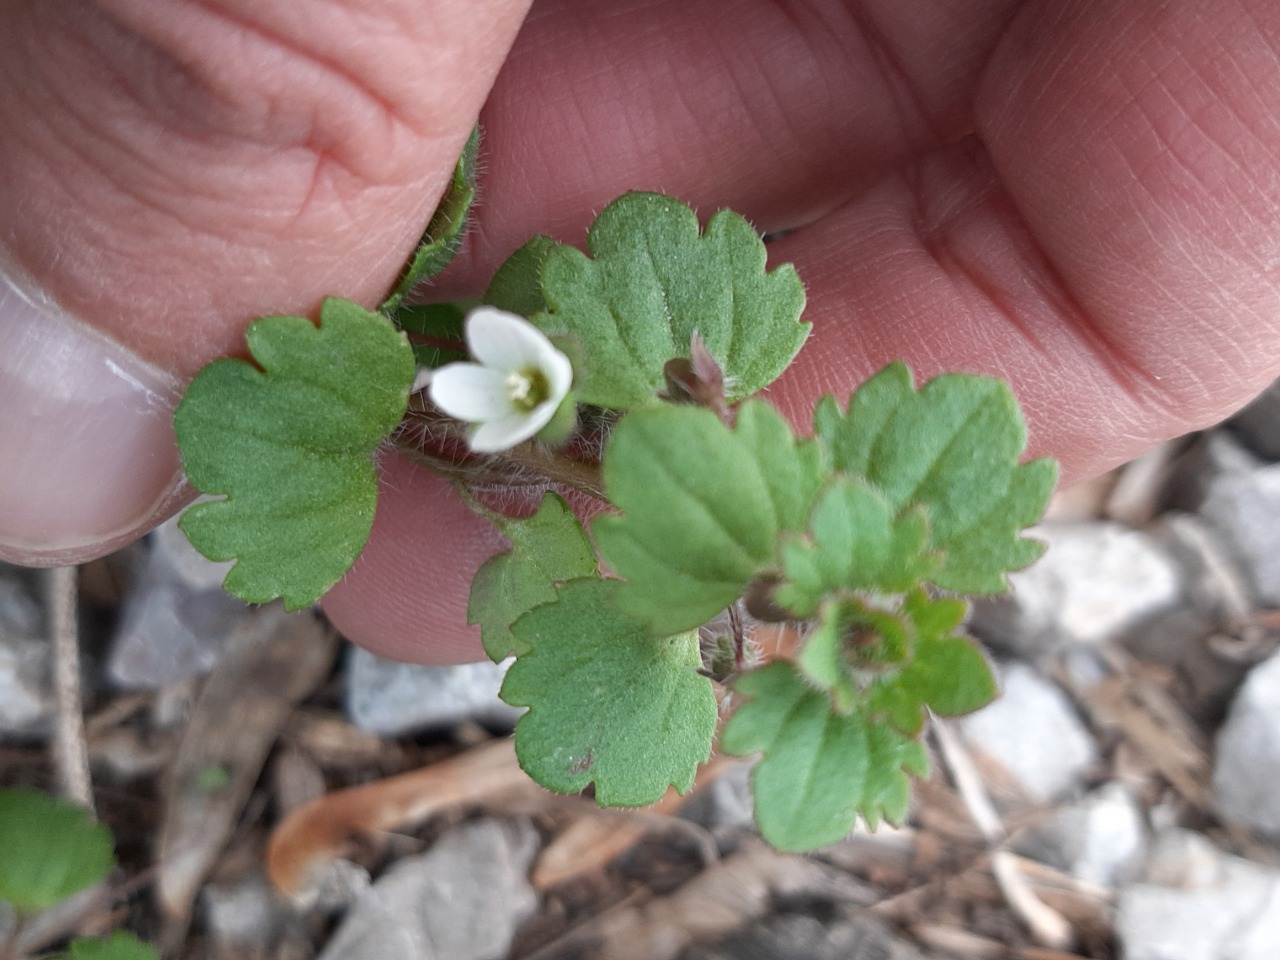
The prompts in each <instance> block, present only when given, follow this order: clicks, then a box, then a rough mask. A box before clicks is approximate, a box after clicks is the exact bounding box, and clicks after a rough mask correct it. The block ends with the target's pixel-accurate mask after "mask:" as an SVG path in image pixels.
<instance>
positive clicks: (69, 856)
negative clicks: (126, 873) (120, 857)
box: [0, 787, 115, 916]
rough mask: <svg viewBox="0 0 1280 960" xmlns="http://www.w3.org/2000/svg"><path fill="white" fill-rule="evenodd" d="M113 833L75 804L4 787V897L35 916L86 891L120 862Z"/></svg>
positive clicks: (0, 891) (0, 831)
mask: <svg viewBox="0 0 1280 960" xmlns="http://www.w3.org/2000/svg"><path fill="white" fill-rule="evenodd" d="M113 849H114V844H113V842H112V839H111V832H110V831H109V830H107V828H106V827H104V826H103V825H102V824H100V823H95V822H94V821H93V819H92V818H91V817H90V816H89V814H88V813H87V812H86V811H85V810H83V809H82V808H80V807H78V806H76V805H75V804H74V803H69V802H67V801H66V800H59V799H56V798H54V797H50V796H47V795H45V794H43V793H41V792H40V791H38V790H32V789H29V788H26V787H18V788H15V789H12V790H0V900H7V901H8V902H9V903H11V904H12V905H13V908H14V909H15V910H17V911H18V913H19V914H23V915H27V916H30V915H31V914H34V913H38V912H39V911H41V910H44V909H47V908H48V907H52V906H53V905H54V904H56V903H61V902H62V901H63V900H65V899H67V897H70V896H72V895H73V894H76V893H79V892H80V891H81V890H85V889H87V888H89V887H91V886H93V885H94V884H95V883H97V882H98V881H99V880H101V879H102V878H103V877H105V876H106V875H107V874H108V873H109V872H110V870H111V868H112V867H113V866H115V856H114V854H113Z"/></svg>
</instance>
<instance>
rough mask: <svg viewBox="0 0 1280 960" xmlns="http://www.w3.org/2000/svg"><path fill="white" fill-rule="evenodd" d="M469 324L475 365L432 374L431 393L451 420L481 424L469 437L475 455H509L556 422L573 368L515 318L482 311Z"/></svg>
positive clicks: (530, 326) (453, 366)
mask: <svg viewBox="0 0 1280 960" xmlns="http://www.w3.org/2000/svg"><path fill="white" fill-rule="evenodd" d="M465 324H466V326H465V334H466V338H467V349H468V350H470V351H471V356H472V357H473V358H474V359H475V360H476V362H475V363H450V364H446V365H445V366H443V367H441V368H440V369H439V370H434V371H431V372H430V373H429V374H428V375H427V378H428V379H427V391H428V394H429V395H430V397H431V402H432V403H434V404H435V405H436V406H437V407H439V408H440V409H441V410H442V411H444V412H445V413H447V414H448V415H449V416H451V417H456V418H457V419H459V420H463V421H466V422H467V423H471V424H475V425H476V426H475V428H474V429H473V430H472V431H471V434H470V436H469V438H468V442H469V443H470V444H471V449H472V450H475V451H476V452H477V453H497V452H498V451H501V450H508V449H510V448H511V447H514V446H515V445H516V444H517V443H520V442H522V441H524V440H528V439H529V438H530V437H532V436H533V435H534V434H536V433H537V432H538V431H539V430H541V429H542V428H543V427H545V426H546V425H547V424H548V423H550V422H551V418H552V417H553V416H555V413H556V409H557V408H558V407H559V406H560V402H561V401H562V400H564V398H565V396H566V395H567V394H568V393H569V386H570V385H571V384H572V382H573V367H572V365H571V364H570V363H569V358H568V357H566V356H565V355H564V354H563V353H561V352H560V351H559V350H557V349H556V348H555V347H554V346H553V345H552V343H551V341H550V340H548V339H547V337H546V335H545V334H544V333H543V332H542V331H541V330H539V329H538V328H537V327H535V326H534V325H533V324H531V323H530V322H529V321H528V320H525V319H524V318H523V317H518V316H516V315H515V314H514V313H507V312H506V311H505V310H498V309H497V308H496V307H478V308H477V309H475V310H472V311H471V313H469V314H467V319H466V321H465Z"/></svg>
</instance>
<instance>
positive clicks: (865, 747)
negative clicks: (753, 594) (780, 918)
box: [721, 661, 929, 851]
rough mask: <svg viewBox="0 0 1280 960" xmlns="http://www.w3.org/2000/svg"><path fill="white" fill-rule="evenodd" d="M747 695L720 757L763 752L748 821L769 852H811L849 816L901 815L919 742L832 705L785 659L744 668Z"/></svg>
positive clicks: (922, 761)
mask: <svg viewBox="0 0 1280 960" xmlns="http://www.w3.org/2000/svg"><path fill="white" fill-rule="evenodd" d="M735 690H736V691H737V692H738V693H739V694H741V695H742V696H744V697H746V698H747V700H746V702H745V703H743V704H742V705H741V706H739V707H738V709H737V710H736V711H735V712H734V714H733V716H732V717H730V718H729V722H728V724H727V726H726V727H725V730H724V734H723V735H722V737H721V748H722V749H723V750H724V751H725V753H729V754H734V755H736V756H747V755H749V754H753V753H761V754H763V756H762V757H761V759H760V762H759V763H758V764H757V765H756V768H755V770H754V772H753V773H752V776H751V792H752V796H753V797H754V799H755V808H756V822H757V824H758V825H759V827H760V832H761V834H762V835H763V836H764V838H765V839H766V840H768V841H769V842H770V843H771V844H773V845H774V846H775V847H777V848H778V849H779V850H794V851H800V850H813V849H815V848H817V847H821V846H825V845H826V844H829V843H835V842H836V841H837V840H841V839H843V838H844V837H845V836H846V835H847V834H848V833H849V831H850V830H851V829H852V828H853V822H854V818H855V817H856V816H858V815H859V814H860V815H861V816H862V817H863V818H864V819H865V820H866V821H867V823H868V824H869V825H871V826H875V825H876V824H877V823H879V821H880V820H881V818H883V819H886V820H888V821H890V822H892V823H899V822H901V821H902V819H903V817H905V816H906V813H907V803H908V799H909V790H910V785H909V782H908V780H907V774H914V775H915V776H924V775H925V774H926V773H927V771H928V767H929V761H928V756H927V754H926V753H925V751H924V748H923V747H922V746H921V745H920V744H919V743H917V742H916V741H914V740H910V739H908V738H906V737H904V736H903V735H902V734H900V733H899V732H898V731H897V730H895V729H894V728H893V727H891V726H890V725H888V724H886V723H883V722H877V721H874V720H870V719H868V718H867V717H866V716H865V715H863V714H862V713H861V712H859V711H857V710H854V711H852V712H850V713H847V714H841V713H838V712H836V711H834V710H833V709H832V707H831V703H830V701H829V700H828V698H827V697H825V696H824V695H823V694H821V693H819V692H817V691H815V690H813V688H811V687H810V686H809V685H808V684H806V683H805V682H804V680H803V679H801V677H800V676H799V675H798V674H797V673H796V672H795V670H794V669H793V668H792V667H791V665H790V664H788V663H784V662H782V661H776V662H774V663H771V664H769V666H767V667H764V668H763V669H760V670H754V671H752V672H750V673H747V674H744V675H743V676H742V677H741V678H739V680H738V682H737V683H736V684H735Z"/></svg>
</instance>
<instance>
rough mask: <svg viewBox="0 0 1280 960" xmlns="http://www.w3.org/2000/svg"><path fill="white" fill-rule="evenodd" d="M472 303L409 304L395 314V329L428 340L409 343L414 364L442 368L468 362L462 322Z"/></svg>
mask: <svg viewBox="0 0 1280 960" xmlns="http://www.w3.org/2000/svg"><path fill="white" fill-rule="evenodd" d="M473 305H474V304H473V303H468V302H466V301H460V302H456V303H425V304H418V303H415V304H411V305H409V306H404V307H401V308H400V309H399V310H397V311H396V326H398V327H399V328H400V329H401V330H403V331H404V332H405V333H410V334H417V335H418V336H419V337H424V338H429V339H427V340H425V341H423V342H417V341H411V343H412V345H413V358H414V362H415V363H417V365H418V366H420V367H430V368H432V369H434V368H436V367H442V366H444V365H445V364H446V363H454V362H457V361H462V360H466V359H467V356H468V355H467V351H466V349H465V347H464V345H463V332H462V327H463V321H464V320H465V319H466V316H467V313H468V312H469V311H470V309H471V307H472V306H473Z"/></svg>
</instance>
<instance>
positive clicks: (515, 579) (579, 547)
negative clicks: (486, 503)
mask: <svg viewBox="0 0 1280 960" xmlns="http://www.w3.org/2000/svg"><path fill="white" fill-rule="evenodd" d="M491 519H493V520H494V522H495V524H496V525H497V526H498V529H499V530H501V531H502V534H503V536H505V537H506V538H507V539H508V540H510V541H511V549H510V550H508V551H507V552H506V553H502V554H499V555H498V556H496V557H490V558H489V559H488V560H486V561H485V562H484V564H483V565H482V566H481V567H480V569H479V570H478V571H476V575H475V578H474V579H473V580H472V581H471V597H470V599H469V601H468V603H467V622H468V623H472V624H478V625H479V626H480V637H481V640H482V642H483V643H484V651H485V653H487V654H488V655H489V658H490V659H491V660H493V661H494V662H495V663H496V662H498V661H499V660H503V659H505V658H506V657H507V656H508V655H510V654H512V653H514V654H516V656H523V655H525V654H526V653H528V652H529V649H530V648H529V646H528V644H525V643H522V642H521V641H520V640H518V639H517V638H516V636H515V634H513V633H512V632H511V624H512V623H514V622H515V621H516V620H517V619H518V618H519V617H520V616H521V615H522V614H524V613H526V612H527V611H529V610H532V609H533V608H534V607H537V606H540V605H542V604H544V603H550V602H551V601H553V600H555V598H556V587H557V586H558V585H559V584H561V583H564V582H565V581H567V580H576V579H579V578H583V577H593V576H595V575H596V554H595V551H594V550H592V549H591V541H589V540H588V539H587V534H586V531H584V530H583V529H582V524H580V523H579V522H578V518H577V517H575V516H574V515H573V511H572V510H570V509H569V505H568V504H567V503H565V502H564V501H563V500H562V499H560V497H558V496H556V495H555V494H554V493H548V494H546V495H545V496H544V497H543V498H542V503H541V504H540V505H539V506H538V511H537V512H536V513H535V514H534V515H533V516H531V517H529V518H528V519H525V520H515V519H511V518H506V517H493V518H491Z"/></svg>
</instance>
